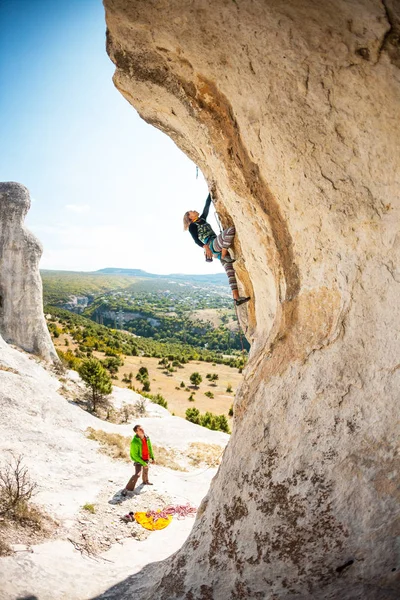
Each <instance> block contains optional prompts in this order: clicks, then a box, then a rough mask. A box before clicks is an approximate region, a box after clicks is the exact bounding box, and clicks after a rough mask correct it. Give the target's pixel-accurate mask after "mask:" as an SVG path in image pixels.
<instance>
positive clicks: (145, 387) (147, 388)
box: [143, 379, 150, 392]
mask: <svg viewBox="0 0 400 600" xmlns="http://www.w3.org/2000/svg"><path fill="white" fill-rule="evenodd" d="M143 391H144V392H149V391H150V381H149V380H148V379H144V380H143Z"/></svg>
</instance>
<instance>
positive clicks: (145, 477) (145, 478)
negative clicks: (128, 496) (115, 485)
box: [125, 460, 149, 492]
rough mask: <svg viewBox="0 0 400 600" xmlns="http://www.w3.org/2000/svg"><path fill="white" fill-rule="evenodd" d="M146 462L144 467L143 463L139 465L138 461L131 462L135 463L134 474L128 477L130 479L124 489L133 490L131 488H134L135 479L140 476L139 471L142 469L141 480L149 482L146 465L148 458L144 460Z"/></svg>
mask: <svg viewBox="0 0 400 600" xmlns="http://www.w3.org/2000/svg"><path fill="white" fill-rule="evenodd" d="M144 462H145V463H146V466H145V467H144V466H143V465H141V464H140V463H137V462H135V463H133V464H134V465H135V474H134V475H132V477H131V478H130V480H129V481H128V483H127V485H126V488H125V489H126V490H128V491H129V492H133V490H134V489H135V485H136V484H137V480H138V479H139V477H140V472H141V470H142V469H143V475H142V481H143V483H148V482H149V467H148V465H147V463H148V462H149V461H148V460H145V461H144Z"/></svg>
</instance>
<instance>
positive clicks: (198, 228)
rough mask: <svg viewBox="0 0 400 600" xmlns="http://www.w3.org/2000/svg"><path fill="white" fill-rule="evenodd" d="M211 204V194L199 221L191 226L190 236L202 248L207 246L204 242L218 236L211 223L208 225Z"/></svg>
mask: <svg viewBox="0 0 400 600" xmlns="http://www.w3.org/2000/svg"><path fill="white" fill-rule="evenodd" d="M210 204H211V194H208V197H207V200H206V203H205V206H204V210H203V212H202V213H201V215H200V217H199V218H198V219H197V221H194V223H190V225H189V231H190V234H191V236H192V238H193V239H194V241H195V242H196V244H197V245H198V246H200V248H203V247H204V246H205V244H204V242H203V241H202V240H204V239H207V238H210V237H211V238H213V237H217V236H216V234H215V233H214V230H213V228H212V227H211V225H210V224H209V223H207V217H208V212H209V210H210Z"/></svg>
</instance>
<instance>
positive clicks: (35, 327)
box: [0, 182, 57, 360]
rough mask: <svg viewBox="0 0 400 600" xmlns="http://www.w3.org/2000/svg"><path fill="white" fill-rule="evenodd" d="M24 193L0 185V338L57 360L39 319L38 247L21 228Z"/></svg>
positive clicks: (10, 184) (26, 197) (27, 204)
mask: <svg viewBox="0 0 400 600" xmlns="http://www.w3.org/2000/svg"><path fill="white" fill-rule="evenodd" d="M29 207H30V199H29V192H28V190H27V189H26V188H25V187H24V186H23V185H20V184H19V183H13V182H7V183H0V335H2V336H3V338H4V339H5V340H6V341H7V342H9V343H12V344H16V345H17V346H19V347H20V348H23V349H24V350H27V351H28V352H33V353H35V354H38V355H39V356H41V357H42V358H44V359H46V360H53V359H56V358H57V354H56V352H55V350H54V346H53V342H52V341H51V338H50V334H49V332H48V330H47V326H46V321H45V319H44V316H43V301H42V280H41V279H40V274H39V260H40V257H41V255H42V247H41V245H40V243H39V241H38V240H37V239H36V238H35V236H34V235H32V233H31V232H30V231H28V230H27V229H26V228H25V227H24V225H23V222H24V219H25V216H26V213H27V212H28V210H29Z"/></svg>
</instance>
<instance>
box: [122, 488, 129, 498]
mask: <svg viewBox="0 0 400 600" xmlns="http://www.w3.org/2000/svg"><path fill="white" fill-rule="evenodd" d="M127 495H128V490H122V492H121V496H123V497H124V498H126V496H127Z"/></svg>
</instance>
